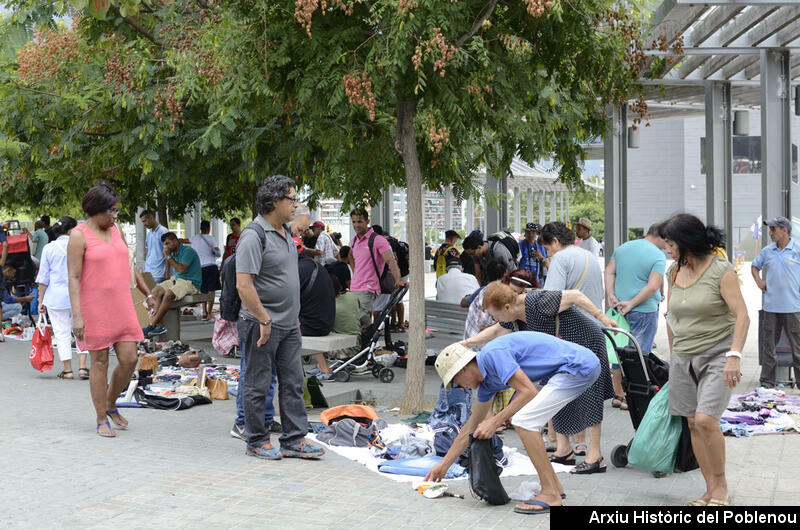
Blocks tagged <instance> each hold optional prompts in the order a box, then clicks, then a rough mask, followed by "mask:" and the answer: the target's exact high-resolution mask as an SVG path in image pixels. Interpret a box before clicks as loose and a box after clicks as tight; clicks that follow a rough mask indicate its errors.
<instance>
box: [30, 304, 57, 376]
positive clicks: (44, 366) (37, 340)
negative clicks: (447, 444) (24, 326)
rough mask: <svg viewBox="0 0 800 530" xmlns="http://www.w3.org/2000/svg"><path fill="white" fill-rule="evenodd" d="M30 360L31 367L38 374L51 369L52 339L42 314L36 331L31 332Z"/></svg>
mask: <svg viewBox="0 0 800 530" xmlns="http://www.w3.org/2000/svg"><path fill="white" fill-rule="evenodd" d="M30 360H31V365H32V366H33V367H34V368H35V369H36V370H39V371H40V372H46V371H47V370H51V369H52V368H53V339H52V337H51V336H50V326H48V325H47V322H46V321H45V319H44V315H42V314H40V315H39V320H38V322H36V331H34V332H33V344H32V345H31V354H30Z"/></svg>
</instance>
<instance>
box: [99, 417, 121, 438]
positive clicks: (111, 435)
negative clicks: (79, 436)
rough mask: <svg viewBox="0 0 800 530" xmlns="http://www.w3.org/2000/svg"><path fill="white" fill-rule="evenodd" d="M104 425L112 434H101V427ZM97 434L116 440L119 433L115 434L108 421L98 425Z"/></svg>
mask: <svg viewBox="0 0 800 530" xmlns="http://www.w3.org/2000/svg"><path fill="white" fill-rule="evenodd" d="M103 425H105V426H106V427H108V430H109V431H111V432H108V433H104V432H100V427H102V426H103ZM97 434H99V435H100V436H102V437H103V438H116V437H117V433H115V432H114V429H112V428H111V424H110V423H108V422H107V421H104V422H102V423H98V424H97Z"/></svg>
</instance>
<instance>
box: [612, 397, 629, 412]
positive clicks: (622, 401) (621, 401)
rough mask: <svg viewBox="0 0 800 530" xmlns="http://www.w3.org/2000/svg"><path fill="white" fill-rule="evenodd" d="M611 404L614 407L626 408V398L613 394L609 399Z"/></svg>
mask: <svg viewBox="0 0 800 530" xmlns="http://www.w3.org/2000/svg"><path fill="white" fill-rule="evenodd" d="M611 406H612V407H614V408H615V409H620V410H628V400H627V399H626V398H625V396H614V399H612V400H611Z"/></svg>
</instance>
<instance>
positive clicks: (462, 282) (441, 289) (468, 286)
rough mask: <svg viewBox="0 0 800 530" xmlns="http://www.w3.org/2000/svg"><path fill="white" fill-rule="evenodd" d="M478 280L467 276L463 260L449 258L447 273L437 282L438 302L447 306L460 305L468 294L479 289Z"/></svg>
mask: <svg viewBox="0 0 800 530" xmlns="http://www.w3.org/2000/svg"><path fill="white" fill-rule="evenodd" d="M479 287H480V285H479V284H478V279H477V278H475V276H473V275H471V274H466V273H465V272H464V269H462V268H461V260H459V259H458V258H457V257H453V256H448V257H447V273H446V274H444V275H442V276H440V277H439V279H438V280H436V301H438V302H444V303H446V304H460V303H461V300H463V299H464V297H465V296H467V295H468V294H472V293H473V292H475V290H476V289H478V288H479Z"/></svg>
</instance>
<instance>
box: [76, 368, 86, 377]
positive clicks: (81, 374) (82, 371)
mask: <svg viewBox="0 0 800 530" xmlns="http://www.w3.org/2000/svg"><path fill="white" fill-rule="evenodd" d="M78 377H79V378H80V379H89V369H88V368H79V369H78Z"/></svg>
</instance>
